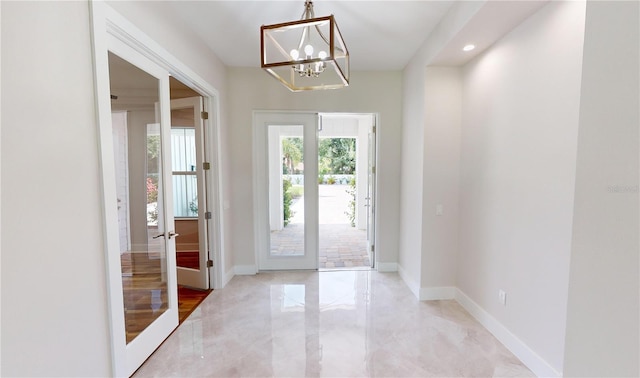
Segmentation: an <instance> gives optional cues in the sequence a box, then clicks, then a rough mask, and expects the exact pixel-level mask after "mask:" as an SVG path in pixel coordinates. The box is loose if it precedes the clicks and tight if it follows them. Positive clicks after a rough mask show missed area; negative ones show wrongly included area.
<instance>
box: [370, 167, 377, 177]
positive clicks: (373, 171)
mask: <svg viewBox="0 0 640 378" xmlns="http://www.w3.org/2000/svg"><path fill="white" fill-rule="evenodd" d="M371 173H373V174H374V175H375V174H376V167H371Z"/></svg>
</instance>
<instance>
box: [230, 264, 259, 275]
mask: <svg viewBox="0 0 640 378" xmlns="http://www.w3.org/2000/svg"><path fill="white" fill-rule="evenodd" d="M233 273H234V274H235V275H238V276H252V275H254V274H256V273H258V269H257V268H256V266H255V265H236V266H234V267H233Z"/></svg>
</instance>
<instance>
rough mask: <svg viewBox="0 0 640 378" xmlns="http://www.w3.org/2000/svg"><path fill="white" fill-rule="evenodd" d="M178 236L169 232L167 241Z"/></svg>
mask: <svg viewBox="0 0 640 378" xmlns="http://www.w3.org/2000/svg"><path fill="white" fill-rule="evenodd" d="M177 236H180V234H176V233H175V232H174V231H169V239H171V238H175V237H177Z"/></svg>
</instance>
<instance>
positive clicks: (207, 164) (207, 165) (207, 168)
mask: <svg viewBox="0 0 640 378" xmlns="http://www.w3.org/2000/svg"><path fill="white" fill-rule="evenodd" d="M202 169H204V170H205V171H208V170H210V169H211V163H209V162H206V161H205V162H204V163H202Z"/></svg>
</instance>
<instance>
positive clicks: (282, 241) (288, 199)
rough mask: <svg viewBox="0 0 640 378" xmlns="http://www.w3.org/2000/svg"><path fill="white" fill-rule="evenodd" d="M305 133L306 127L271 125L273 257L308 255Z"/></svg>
mask: <svg viewBox="0 0 640 378" xmlns="http://www.w3.org/2000/svg"><path fill="white" fill-rule="evenodd" d="M303 133H304V128H303V126H269V137H268V138H269V140H268V146H269V147H268V148H269V151H268V155H269V159H268V160H269V226H270V231H271V235H270V243H271V244H270V248H269V253H270V255H271V257H276V258H277V257H282V256H304V225H305V222H304V136H303Z"/></svg>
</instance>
